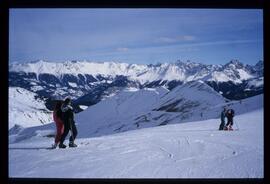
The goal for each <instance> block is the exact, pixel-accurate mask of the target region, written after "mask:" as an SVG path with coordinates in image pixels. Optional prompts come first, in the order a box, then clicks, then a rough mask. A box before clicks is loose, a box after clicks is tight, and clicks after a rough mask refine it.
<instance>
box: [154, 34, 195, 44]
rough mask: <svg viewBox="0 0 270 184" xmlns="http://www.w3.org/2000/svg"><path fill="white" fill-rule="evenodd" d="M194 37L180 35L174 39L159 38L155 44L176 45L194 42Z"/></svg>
mask: <svg viewBox="0 0 270 184" xmlns="http://www.w3.org/2000/svg"><path fill="white" fill-rule="evenodd" d="M195 39H196V38H195V36H191V35H182V36H176V37H159V38H158V39H157V40H156V42H158V43H177V42H182V41H193V40H195Z"/></svg>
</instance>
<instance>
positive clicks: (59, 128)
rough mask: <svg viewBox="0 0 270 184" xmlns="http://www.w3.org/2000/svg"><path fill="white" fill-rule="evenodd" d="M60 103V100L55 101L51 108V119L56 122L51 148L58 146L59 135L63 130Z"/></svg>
mask: <svg viewBox="0 0 270 184" xmlns="http://www.w3.org/2000/svg"><path fill="white" fill-rule="evenodd" d="M61 105H62V102H61V101H59V102H57V103H56V105H55V107H54V110H53V120H54V122H55V124H56V135H55V139H54V144H53V145H52V148H53V149H54V148H56V147H57V146H58V144H59V142H60V139H61V136H62V134H63V132H64V123H63V119H62V111H61Z"/></svg>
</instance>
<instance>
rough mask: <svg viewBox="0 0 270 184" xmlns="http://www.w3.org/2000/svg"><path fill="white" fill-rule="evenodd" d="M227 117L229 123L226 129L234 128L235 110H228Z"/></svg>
mask: <svg viewBox="0 0 270 184" xmlns="http://www.w3.org/2000/svg"><path fill="white" fill-rule="evenodd" d="M226 117H227V124H226V127H225V130H233V128H232V126H233V117H234V110H233V109H229V110H227V112H226Z"/></svg>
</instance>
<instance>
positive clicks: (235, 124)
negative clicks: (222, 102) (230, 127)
mask: <svg viewBox="0 0 270 184" xmlns="http://www.w3.org/2000/svg"><path fill="white" fill-rule="evenodd" d="M234 123H235V125H236V128H237V130H239V127H238V124H237V123H236V122H234Z"/></svg>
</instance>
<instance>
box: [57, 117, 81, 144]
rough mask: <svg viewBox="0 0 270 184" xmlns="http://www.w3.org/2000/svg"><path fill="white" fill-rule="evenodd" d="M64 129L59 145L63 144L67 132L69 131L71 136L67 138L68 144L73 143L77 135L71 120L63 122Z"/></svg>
mask: <svg viewBox="0 0 270 184" xmlns="http://www.w3.org/2000/svg"><path fill="white" fill-rule="evenodd" d="M64 127H65V128H64V133H63V134H62V136H61V139H60V144H63V143H64V141H65V139H66V136H67V134H68V132H69V130H71V136H70V137H69V142H74V140H75V138H76V136H77V134H78V131H77V128H76V126H75V122H74V121H73V120H71V119H69V120H66V121H64Z"/></svg>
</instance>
